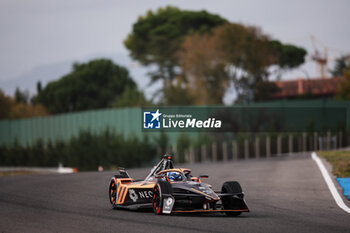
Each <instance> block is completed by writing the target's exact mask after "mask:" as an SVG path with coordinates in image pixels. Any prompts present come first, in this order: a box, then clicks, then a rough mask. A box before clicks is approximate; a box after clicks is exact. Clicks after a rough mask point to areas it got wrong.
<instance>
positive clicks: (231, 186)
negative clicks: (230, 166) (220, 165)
mask: <svg viewBox="0 0 350 233" xmlns="http://www.w3.org/2000/svg"><path fill="white" fill-rule="evenodd" d="M221 192H222V193H242V188H241V185H240V184H239V183H238V182H237V181H227V182H225V183H224V184H223V185H222V189H221ZM222 205H223V206H224V209H226V210H232V209H235V208H237V204H236V203H235V198H234V197H223V198H222ZM225 213H226V215H227V216H238V215H240V214H242V212H240V211H237V212H229V211H228V212H225Z"/></svg>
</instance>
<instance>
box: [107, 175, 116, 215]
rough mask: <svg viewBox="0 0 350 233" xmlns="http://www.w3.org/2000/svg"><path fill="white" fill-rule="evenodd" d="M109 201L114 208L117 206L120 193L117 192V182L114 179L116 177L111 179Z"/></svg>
mask: <svg viewBox="0 0 350 233" xmlns="http://www.w3.org/2000/svg"><path fill="white" fill-rule="evenodd" d="M108 194H109V202H110V203H111V205H112V208H113V209H116V208H117V200H118V194H117V184H116V182H115V181H114V179H112V180H111V183H110V184H109V190H108Z"/></svg>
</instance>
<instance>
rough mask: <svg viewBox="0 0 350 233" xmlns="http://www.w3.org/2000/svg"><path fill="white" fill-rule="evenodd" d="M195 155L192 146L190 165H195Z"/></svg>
mask: <svg viewBox="0 0 350 233" xmlns="http://www.w3.org/2000/svg"><path fill="white" fill-rule="evenodd" d="M195 159H196V158H195V154H194V148H193V146H190V163H195V162H196V161H195Z"/></svg>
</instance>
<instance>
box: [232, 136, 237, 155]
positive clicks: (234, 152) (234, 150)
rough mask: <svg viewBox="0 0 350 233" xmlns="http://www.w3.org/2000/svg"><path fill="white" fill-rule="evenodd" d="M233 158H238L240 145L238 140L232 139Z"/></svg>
mask: <svg viewBox="0 0 350 233" xmlns="http://www.w3.org/2000/svg"><path fill="white" fill-rule="evenodd" d="M232 159H238V146H237V141H236V140H233V141H232Z"/></svg>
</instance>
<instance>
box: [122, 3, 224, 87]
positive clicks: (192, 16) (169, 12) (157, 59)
mask: <svg viewBox="0 0 350 233" xmlns="http://www.w3.org/2000/svg"><path fill="white" fill-rule="evenodd" d="M225 22H226V20H225V19H223V18H221V17H220V16H218V15H214V14H210V13H208V12H206V11H198V12H196V11H185V10H180V9H178V8H175V7H170V6H168V7H166V8H160V9H158V10H157V11H156V12H153V11H148V12H147V14H146V15H145V16H141V17H139V19H138V21H137V22H136V23H135V24H134V25H133V29H132V32H131V33H130V34H129V35H128V37H127V38H126V40H125V41H124V44H125V46H126V48H127V49H129V51H130V55H131V57H132V58H134V59H136V60H138V61H139V62H141V63H142V64H143V65H157V70H156V71H154V72H152V73H150V75H151V81H157V80H163V82H164V87H169V86H171V84H172V81H173V80H174V79H175V77H176V75H177V67H178V58H177V57H176V55H175V54H176V52H177V50H178V49H179V47H180V45H181V43H182V41H183V40H184V37H185V36H186V35H189V34H192V33H194V32H199V33H206V32H210V31H211V29H212V28H214V27H216V26H218V25H221V24H223V23H225Z"/></svg>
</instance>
